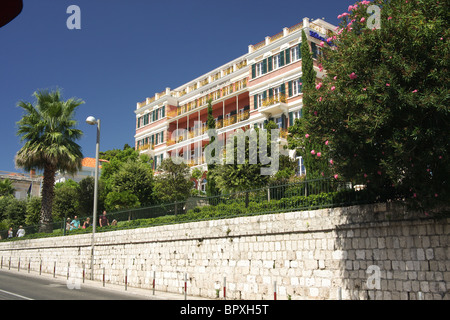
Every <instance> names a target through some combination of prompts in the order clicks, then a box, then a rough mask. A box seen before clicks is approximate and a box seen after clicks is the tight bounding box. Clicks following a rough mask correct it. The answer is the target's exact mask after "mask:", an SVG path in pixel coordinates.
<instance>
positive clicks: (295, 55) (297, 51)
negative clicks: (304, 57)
mask: <svg viewBox="0 0 450 320" xmlns="http://www.w3.org/2000/svg"><path fill="white" fill-rule="evenodd" d="M291 57H292V61H297V60H299V59H300V47H299V46H295V47H293V48H291Z"/></svg>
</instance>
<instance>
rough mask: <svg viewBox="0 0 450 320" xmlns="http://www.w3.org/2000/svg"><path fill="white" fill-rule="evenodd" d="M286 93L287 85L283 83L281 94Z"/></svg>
mask: <svg viewBox="0 0 450 320" xmlns="http://www.w3.org/2000/svg"><path fill="white" fill-rule="evenodd" d="M285 91H286V84H285V83H284V82H283V83H282V84H281V86H280V93H281V94H284V93H285Z"/></svg>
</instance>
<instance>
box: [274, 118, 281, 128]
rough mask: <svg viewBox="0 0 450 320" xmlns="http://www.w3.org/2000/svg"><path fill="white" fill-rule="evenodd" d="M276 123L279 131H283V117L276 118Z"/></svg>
mask: <svg viewBox="0 0 450 320" xmlns="http://www.w3.org/2000/svg"><path fill="white" fill-rule="evenodd" d="M275 123H276V124H277V126H278V129H283V119H282V117H278V118H275Z"/></svg>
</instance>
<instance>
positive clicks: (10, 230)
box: [8, 227, 14, 239]
mask: <svg viewBox="0 0 450 320" xmlns="http://www.w3.org/2000/svg"><path fill="white" fill-rule="evenodd" d="M13 236H14V232H13V229H12V227H11V228H9V230H8V239H9V238H12V237H13Z"/></svg>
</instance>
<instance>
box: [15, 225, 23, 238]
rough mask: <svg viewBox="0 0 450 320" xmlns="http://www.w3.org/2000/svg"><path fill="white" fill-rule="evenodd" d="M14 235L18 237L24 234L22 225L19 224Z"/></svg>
mask: <svg viewBox="0 0 450 320" xmlns="http://www.w3.org/2000/svg"><path fill="white" fill-rule="evenodd" d="M16 236H17V237H19V238H21V237H23V236H25V230H24V229H23V227H22V226H19V230H17V234H16Z"/></svg>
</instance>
